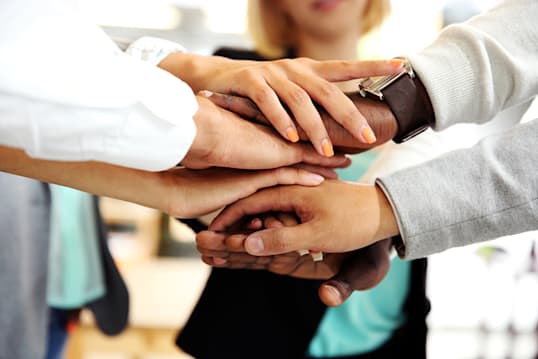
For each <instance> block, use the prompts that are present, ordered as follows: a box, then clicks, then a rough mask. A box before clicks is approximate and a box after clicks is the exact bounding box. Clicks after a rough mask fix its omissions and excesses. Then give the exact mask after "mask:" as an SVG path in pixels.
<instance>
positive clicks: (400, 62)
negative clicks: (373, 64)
mask: <svg viewBox="0 0 538 359" xmlns="http://www.w3.org/2000/svg"><path fill="white" fill-rule="evenodd" d="M389 64H391V65H392V66H394V67H396V68H401V67H403V64H404V61H403V60H401V59H392V60H389Z"/></svg>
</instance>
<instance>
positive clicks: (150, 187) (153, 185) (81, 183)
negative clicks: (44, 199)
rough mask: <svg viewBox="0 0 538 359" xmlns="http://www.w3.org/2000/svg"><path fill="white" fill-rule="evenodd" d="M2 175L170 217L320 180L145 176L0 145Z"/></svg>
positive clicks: (299, 173)
mask: <svg viewBox="0 0 538 359" xmlns="http://www.w3.org/2000/svg"><path fill="white" fill-rule="evenodd" d="M0 171H4V172H7V173H12V174H15V175H19V176H25V177H30V178H34V179H37V180H40V181H43V182H50V183H55V184H59V185H63V186H68V187H72V188H75V189H78V190H81V191H85V192H89V193H93V194H96V195H100V196H107V197H112V198H117V199H121V200H124V201H129V202H133V203H138V204H140V205H143V206H147V207H151V208H156V209H159V210H162V211H164V212H166V213H168V214H170V215H171V216H174V217H195V216H199V215H202V214H205V213H208V212H211V211H213V210H216V209H219V208H221V207H223V206H225V205H227V204H229V203H232V202H234V201H237V200H239V199H241V198H244V197H246V196H248V195H250V194H252V193H254V192H256V191H257V190H259V189H260V188H265V187H271V186H275V185H279V184H300V185H304V186H316V185H319V184H320V183H321V182H322V181H323V177H321V176H318V175H315V174H312V173H309V172H306V171H304V170H301V169H296V168H278V169H273V170H265V171H239V170H228V169H217V168H212V169H208V170H200V171H194V170H189V169H186V168H173V169H170V170H167V171H163V172H147V171H142V170H137V169H132V168H126V167H120V166H114V165H110V164H106V163H98V162H62V161H49V160H40V159H35V158H31V157H29V156H28V155H27V154H26V153H25V152H24V151H22V150H19V149H15V148H10V147H5V146H0Z"/></svg>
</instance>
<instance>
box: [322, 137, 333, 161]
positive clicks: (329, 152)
mask: <svg viewBox="0 0 538 359" xmlns="http://www.w3.org/2000/svg"><path fill="white" fill-rule="evenodd" d="M321 150H322V152H323V155H325V157H332V156H334V149H333V144H332V143H331V141H329V140H328V139H324V140H323V142H321Z"/></svg>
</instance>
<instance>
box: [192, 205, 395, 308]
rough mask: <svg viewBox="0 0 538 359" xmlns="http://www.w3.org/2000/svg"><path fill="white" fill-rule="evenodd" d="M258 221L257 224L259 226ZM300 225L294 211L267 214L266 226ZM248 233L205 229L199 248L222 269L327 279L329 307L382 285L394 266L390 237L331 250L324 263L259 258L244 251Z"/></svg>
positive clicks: (324, 294)
mask: <svg viewBox="0 0 538 359" xmlns="http://www.w3.org/2000/svg"><path fill="white" fill-rule="evenodd" d="M261 223H262V221H261V220H260V219H258V218H255V219H254V220H252V221H251V222H250V224H254V225H250V226H249V230H253V229H260V228H261V226H262V224H261ZM256 224H257V225H256ZM294 225H297V220H296V219H295V217H294V216H292V215H290V214H286V213H284V214H277V215H276V216H265V217H264V219H263V226H264V227H265V228H281V227H283V226H294ZM246 237H247V235H244V234H235V235H230V236H227V235H226V234H223V233H217V232H211V231H204V232H200V233H199V234H198V235H197V236H196V243H197V248H198V250H199V251H200V253H201V254H202V260H203V261H204V262H205V263H206V264H209V265H212V266H215V267H221V268H236V269H265V270H268V271H271V272H273V273H277V274H285V275H290V276H293V277H298V278H310V279H327V278H331V277H332V278H331V279H330V280H328V281H326V282H325V283H323V284H322V285H321V286H320V288H319V297H320V299H321V300H322V301H323V302H324V303H325V304H326V305H328V306H338V305H340V304H342V303H344V302H345V301H346V299H347V298H348V297H349V296H350V295H351V293H352V292H353V291H354V290H365V289H369V288H372V287H374V286H376V285H377V284H379V283H380V282H381V281H382V280H383V278H385V276H386V274H387V272H388V270H389V266H390V257H389V254H390V248H391V241H390V239H386V240H382V241H379V242H377V243H375V244H373V245H370V246H368V247H365V248H362V249H359V250H355V251H353V252H349V253H329V254H327V255H326V256H325V258H324V260H323V261H322V262H314V261H312V259H311V257H310V256H299V254H298V253H297V252H290V253H287V254H280V255H275V256H266V257H257V256H251V255H249V254H246V253H245V252H244V240H245V239H246Z"/></svg>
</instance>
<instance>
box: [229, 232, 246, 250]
mask: <svg viewBox="0 0 538 359" xmlns="http://www.w3.org/2000/svg"><path fill="white" fill-rule="evenodd" d="M246 238H247V236H246V235H245V234H232V235H230V236H228V237H226V239H225V240H224V245H225V246H226V249H227V250H229V251H230V252H232V253H233V252H243V253H244V252H245V246H244V244H245V239H246Z"/></svg>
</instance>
